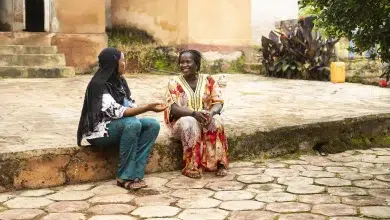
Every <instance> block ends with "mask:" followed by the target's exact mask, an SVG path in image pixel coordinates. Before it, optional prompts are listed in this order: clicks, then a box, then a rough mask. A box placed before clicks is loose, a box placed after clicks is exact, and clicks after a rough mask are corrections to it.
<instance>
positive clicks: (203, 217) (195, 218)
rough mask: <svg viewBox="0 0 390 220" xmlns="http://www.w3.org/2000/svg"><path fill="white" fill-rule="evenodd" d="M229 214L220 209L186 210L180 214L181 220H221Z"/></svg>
mask: <svg viewBox="0 0 390 220" xmlns="http://www.w3.org/2000/svg"><path fill="white" fill-rule="evenodd" d="M228 214H229V212H227V211H224V210H221V209H186V210H184V211H183V212H181V213H180V215H179V218H180V219H182V220H223V219H225V218H226V217H227V216H228Z"/></svg>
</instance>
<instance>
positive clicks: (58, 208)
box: [46, 201, 90, 213]
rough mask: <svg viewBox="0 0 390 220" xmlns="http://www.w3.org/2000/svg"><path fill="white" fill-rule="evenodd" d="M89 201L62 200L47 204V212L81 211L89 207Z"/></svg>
mask: <svg viewBox="0 0 390 220" xmlns="http://www.w3.org/2000/svg"><path fill="white" fill-rule="evenodd" d="M89 206H90V205H89V203H88V202H85V201H64V202H55V203H52V204H50V205H49V206H47V208H46V211H48V212H58V213H60V212H82V211H85V210H87V209H88V208H89Z"/></svg>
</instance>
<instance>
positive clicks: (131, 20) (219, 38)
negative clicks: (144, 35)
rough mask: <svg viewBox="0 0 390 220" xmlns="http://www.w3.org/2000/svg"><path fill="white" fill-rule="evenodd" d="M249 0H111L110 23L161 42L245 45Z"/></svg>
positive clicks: (248, 23)
mask: <svg viewBox="0 0 390 220" xmlns="http://www.w3.org/2000/svg"><path fill="white" fill-rule="evenodd" d="M250 8H251V0H213V1H209V0H196V1H194V0H149V1H144V0H111V18H112V25H113V27H114V26H134V27H137V28H139V29H141V30H145V31H147V32H148V33H149V34H151V35H152V36H154V37H155V38H156V39H157V40H158V41H159V42H160V43H162V44H188V43H189V44H206V45H229V46H232V45H233V46H235V45H248V44H250V43H251V39H252V34H251V26H250V22H251V16H250Z"/></svg>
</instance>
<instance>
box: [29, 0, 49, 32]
mask: <svg viewBox="0 0 390 220" xmlns="http://www.w3.org/2000/svg"><path fill="white" fill-rule="evenodd" d="M25 6H26V31H30V32H44V31H45V7H44V3H43V0H25Z"/></svg>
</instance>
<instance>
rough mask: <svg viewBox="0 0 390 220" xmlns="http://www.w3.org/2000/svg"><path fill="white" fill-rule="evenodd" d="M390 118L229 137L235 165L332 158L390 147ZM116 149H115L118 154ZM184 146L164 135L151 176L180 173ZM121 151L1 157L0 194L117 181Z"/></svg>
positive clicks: (364, 118)
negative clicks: (321, 153) (319, 151)
mask: <svg viewBox="0 0 390 220" xmlns="http://www.w3.org/2000/svg"><path fill="white" fill-rule="evenodd" d="M389 129H390V114H380V115H371V116H362V117H358V118H350V119H344V120H339V121H332V122H322V123H313V124H306V125H298V126H290V127H282V128H278V129H274V130H270V131H255V130H253V131H252V132H251V131H248V133H246V134H239V135H236V136H234V135H231V136H230V137H229V145H230V146H229V147H230V157H231V160H238V159H240V160H241V159H262V158H268V157H276V156H282V155H287V154H292V153H309V152H312V148H313V147H314V146H316V147H322V148H323V149H324V150H325V151H327V152H329V153H336V152H342V151H345V150H349V149H368V148H371V147H389V146H390V134H389ZM113 149H114V148H113ZM181 154H182V150H181V146H180V143H179V142H177V141H173V140H171V139H169V138H168V137H167V136H164V135H163V134H161V135H160V136H159V138H158V141H157V142H156V144H155V146H154V149H153V152H152V154H151V158H150V160H149V163H148V167H147V172H158V171H170V170H176V169H180V168H181ZM117 155H118V153H117V150H110V151H107V150H102V149H98V148H95V147H90V146H88V147H82V148H79V147H68V148H51V149H44V150H30V151H23V152H14V153H3V154H0V190H1V191H7V190H13V189H22V188H42V187H50V186H58V185H62V184H68V183H80V182H88V181H96V180H103V179H109V178H112V177H114V176H115V170H116V166H117V160H118V157H117Z"/></svg>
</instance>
